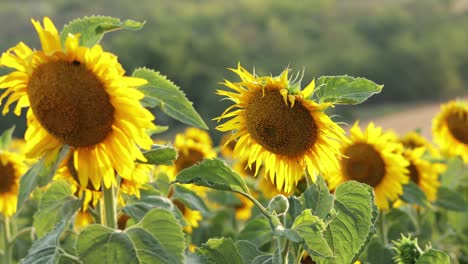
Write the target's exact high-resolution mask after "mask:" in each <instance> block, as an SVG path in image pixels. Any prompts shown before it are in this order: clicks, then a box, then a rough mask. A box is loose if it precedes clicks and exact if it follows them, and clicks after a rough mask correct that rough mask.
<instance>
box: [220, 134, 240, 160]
mask: <svg viewBox="0 0 468 264" xmlns="http://www.w3.org/2000/svg"><path fill="white" fill-rule="evenodd" d="M231 136H232V133H226V134H224V135H223V137H222V138H221V143H220V144H219V145H220V149H221V155H223V157H224V158H232V156H233V154H234V147H235V146H236V141H235V140H230V138H231Z"/></svg>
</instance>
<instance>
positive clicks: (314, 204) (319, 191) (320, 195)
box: [299, 177, 334, 219]
mask: <svg viewBox="0 0 468 264" xmlns="http://www.w3.org/2000/svg"><path fill="white" fill-rule="evenodd" d="M333 199H334V198H333V195H331V194H330V192H329V191H328V188H327V185H326V184H325V181H324V180H323V178H322V177H318V178H317V181H316V182H315V184H313V185H312V186H310V187H309V188H308V189H307V190H306V191H305V192H304V193H302V195H301V196H300V197H299V201H301V203H302V205H303V206H304V207H305V208H309V209H312V213H313V215H316V216H318V217H320V218H322V219H325V218H326V217H327V215H328V212H330V210H331V208H332V206H333Z"/></svg>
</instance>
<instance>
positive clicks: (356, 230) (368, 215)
mask: <svg viewBox="0 0 468 264" xmlns="http://www.w3.org/2000/svg"><path fill="white" fill-rule="evenodd" d="M373 198H374V196H373V191H372V189H371V188H370V187H369V186H367V185H365V184H362V183H359V182H356V181H348V182H345V183H343V184H341V185H340V186H338V188H337V189H336V191H335V203H334V206H333V208H334V210H335V212H336V215H335V216H334V217H333V219H332V220H331V221H330V222H329V224H328V226H327V230H326V231H325V233H324V234H325V239H326V240H327V242H328V245H329V246H330V248H331V249H332V251H333V255H334V256H335V258H322V257H318V256H317V257H315V258H314V260H315V261H316V262H317V263H339V264H342V263H343V264H345V263H352V262H353V261H354V260H355V259H356V258H357V255H358V254H360V253H361V252H362V250H363V248H364V246H365V243H366V242H368V240H369V236H370V235H371V233H372V232H375V230H374V228H373V225H374V223H375V220H376V218H377V209H376V206H375V204H374V203H373Z"/></svg>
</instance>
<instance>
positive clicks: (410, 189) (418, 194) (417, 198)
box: [401, 182, 427, 206]
mask: <svg viewBox="0 0 468 264" xmlns="http://www.w3.org/2000/svg"><path fill="white" fill-rule="evenodd" d="M401 199H402V200H403V201H405V202H407V203H410V204H417V205H422V206H424V205H426V203H427V199H426V194H424V192H423V191H422V190H421V188H419V186H418V185H417V184H416V183H414V182H409V183H408V184H405V185H403V195H402V196H401Z"/></svg>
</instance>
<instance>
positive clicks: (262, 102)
mask: <svg viewBox="0 0 468 264" xmlns="http://www.w3.org/2000/svg"><path fill="white" fill-rule="evenodd" d="M232 71H234V72H235V73H237V74H238V75H239V77H240V79H241V80H240V82H236V83H233V82H230V81H228V80H226V81H225V82H224V85H226V86H227V87H228V88H230V89H231V90H233V91H226V90H218V91H217V93H218V94H219V95H223V96H226V97H227V98H228V99H230V100H231V101H232V102H234V104H233V105H231V106H230V107H228V108H227V109H226V110H225V111H224V113H222V114H221V116H220V117H218V118H217V120H218V121H220V120H222V119H227V118H229V120H228V121H226V122H225V123H224V124H221V125H219V126H218V127H217V129H218V130H220V131H223V132H227V131H233V133H232V135H231V137H230V139H229V140H236V142H237V143H236V146H235V148H234V155H236V156H244V155H247V157H248V164H249V166H250V165H251V164H252V163H254V162H255V163H256V164H257V166H261V165H262V164H263V165H264V167H265V171H266V174H267V175H268V177H269V178H270V180H271V181H272V182H275V183H276V186H277V188H278V189H280V190H285V191H287V192H289V191H290V190H292V189H293V187H294V186H295V185H296V184H297V182H298V181H299V180H300V179H301V178H302V176H303V174H304V172H305V171H306V170H307V171H308V172H309V173H310V174H311V175H312V176H315V175H316V174H317V173H318V172H323V171H327V170H329V169H331V168H337V167H338V160H337V159H338V156H339V146H340V142H342V141H345V140H346V138H345V136H344V131H343V129H341V128H340V127H339V126H338V125H337V124H336V123H334V122H333V121H332V120H331V119H330V118H329V117H328V116H327V115H326V114H325V113H324V112H323V111H324V110H325V109H326V108H328V107H329V106H331V104H330V103H323V104H319V103H316V102H314V101H312V100H310V99H308V98H309V96H310V95H311V94H312V92H313V90H314V87H315V83H314V81H312V82H311V83H310V84H309V85H308V86H307V87H306V88H305V89H304V90H302V91H301V90H300V88H299V84H298V83H294V82H293V81H291V80H290V79H289V78H288V73H289V70H288V69H286V70H284V71H283V72H282V73H281V74H280V75H279V76H277V77H271V76H257V75H255V74H251V73H249V72H248V71H247V70H245V69H244V68H242V67H241V66H240V65H239V67H238V68H237V69H232Z"/></svg>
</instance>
